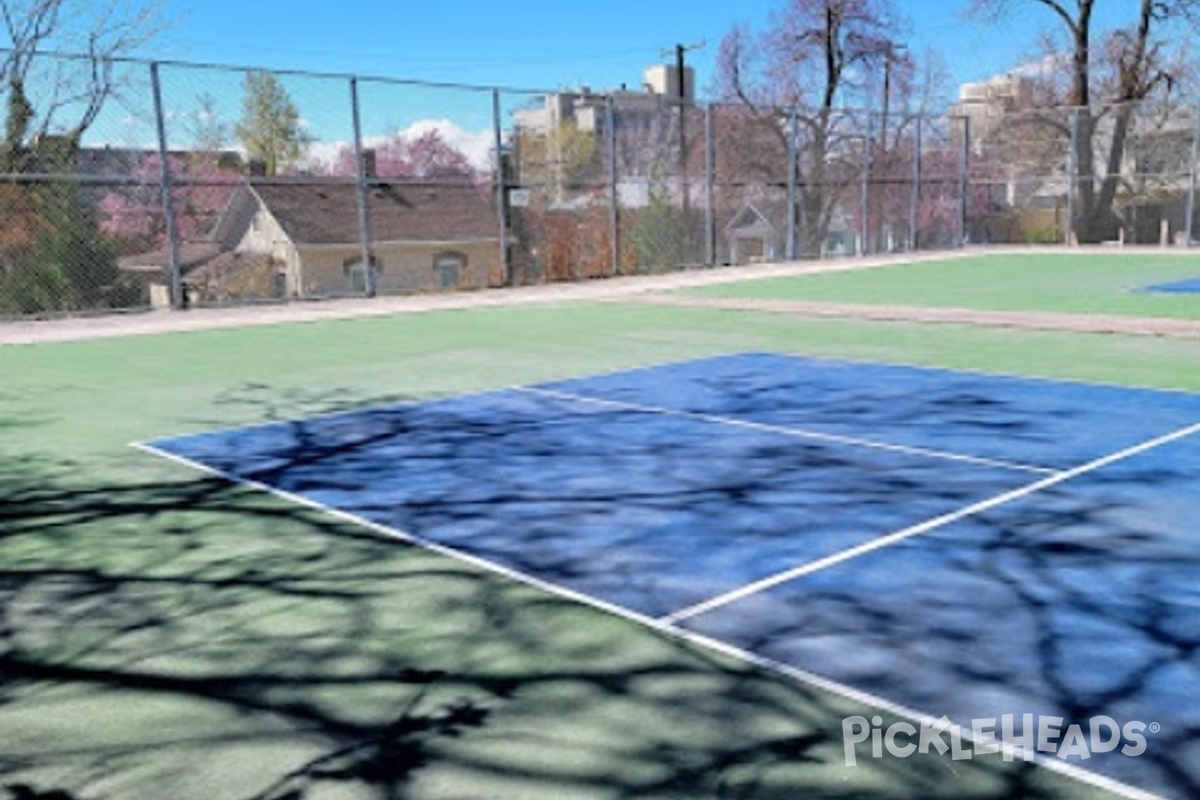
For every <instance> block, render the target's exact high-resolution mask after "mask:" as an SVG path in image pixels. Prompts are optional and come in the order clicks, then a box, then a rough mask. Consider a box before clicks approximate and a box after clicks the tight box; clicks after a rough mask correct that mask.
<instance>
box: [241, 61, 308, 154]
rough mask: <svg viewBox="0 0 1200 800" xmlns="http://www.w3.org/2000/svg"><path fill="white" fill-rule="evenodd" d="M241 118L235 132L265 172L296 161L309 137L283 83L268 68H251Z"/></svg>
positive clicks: (304, 150)
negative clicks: (252, 69)
mask: <svg viewBox="0 0 1200 800" xmlns="http://www.w3.org/2000/svg"><path fill="white" fill-rule="evenodd" d="M244 88H245V96H244V98H243V99H242V119H241V121H240V122H238V124H237V127H236V129H235V132H236V134H237V137H238V138H239V139H241V141H242V144H243V145H244V146H245V148H246V153H247V155H248V156H249V157H250V159H251V160H252V161H260V162H261V163H262V164H263V165H264V166H265V168H266V172H267V174H268V175H277V174H279V171H280V170H281V169H284V168H286V167H288V166H291V165H293V164H295V163H296V162H298V161H299V160H300V159H301V158H302V157H303V156H304V154H305V152H306V151H307V149H308V145H309V144H311V142H312V138H311V137H310V136H309V135H308V133H307V132H305V130H304V126H303V125H302V124H301V122H300V110H299V109H298V108H296V104H295V103H293V102H292V98H291V97H290V96H289V95H288V93H287V90H286V89H284V87H283V84H281V83H280V82H279V79H278V78H276V77H275V76H274V75H272V74H271V73H269V72H251V73H249V74H247V75H246V80H245V83H244Z"/></svg>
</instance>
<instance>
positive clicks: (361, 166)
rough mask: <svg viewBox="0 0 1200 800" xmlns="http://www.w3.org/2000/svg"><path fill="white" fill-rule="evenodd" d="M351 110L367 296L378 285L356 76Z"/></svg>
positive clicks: (351, 84)
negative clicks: (372, 244) (372, 247)
mask: <svg viewBox="0 0 1200 800" xmlns="http://www.w3.org/2000/svg"><path fill="white" fill-rule="evenodd" d="M350 112H351V118H352V121H353V124H354V182H355V185H356V188H357V191H356V192H355V195H356V197H357V200H358V247H359V257H360V258H361V259H362V266H363V275H364V276H365V278H364V280H363V294H364V295H365V296H366V297H374V296H375V293H376V291H377V290H378V287H377V285H376V281H375V268H374V265H373V264H372V259H371V207H370V205H368V204H369V202H370V197H369V192H370V187H369V186H368V185H367V181H368V176H367V165H366V158H365V154H364V153H363V137H362V115H361V114H360V113H359V105H358V78H355V77H352V78H350ZM372 177H373V176H372Z"/></svg>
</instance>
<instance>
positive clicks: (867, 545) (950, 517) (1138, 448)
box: [661, 423, 1200, 625]
mask: <svg viewBox="0 0 1200 800" xmlns="http://www.w3.org/2000/svg"><path fill="white" fill-rule="evenodd" d="M1196 433H1200V423H1196V424H1195V425H1189V426H1188V427H1186V428H1181V429H1179V430H1177V431H1175V432H1173V433H1168V434H1165V435H1163V436H1159V437H1158V438H1156V439H1151V440H1149V441H1147V442H1142V443H1141V444H1138V445H1134V446H1133V447H1127V448H1125V449H1124V450H1121V451H1119V452H1116V453H1112V454H1110V455H1107V456H1104V457H1103V458H1097V459H1096V460H1094V461H1089V462H1087V463H1086V464H1081V465H1080V466H1077V467H1074V468H1073V469H1069V470H1066V471H1064V472H1059V473H1056V474H1054V475H1051V476H1049V477H1047V478H1043V479H1042V480H1040V481H1034V482H1033V483H1030V484H1027V485H1026V486H1022V487H1021V488H1019V489H1014V490H1013V491H1011V492H1005V493H1004V494H1000V495H997V496H995V497H993V498H991V499H990V500H983V501H981V502H978V503H974V504H972V505H969V506H967V507H966V508H962V509H959V510H958V511H955V512H952V513H950V514H943V515H942V516H940V517H935V518H933V519H931V520H927V521H925V522H922V523H919V524H917V525H912V526H910V527H908V528H904V529H903V530H899V531H896V532H895V533H890V534H888V535H886V536H881V537H879V538H878V539H872V540H871V541H869V542H864V543H863V544H860V545H858V546H856V547H850V548H847V549H846V550H842V551H840V552H838V553H834V554H832V555H829V556H826V557H825V558H820V559H817V560H816V561H810V562H808V563H807V564H802V565H801V566H798V567H794V568H792V569H789V570H785V571H784V572H779V573H776V574H775V575H771V576H769V577H766V578H763V579H762V580H760V581H755V582H754V583H749V584H746V585H745V586H742V587H740V588H738V589H734V590H733V591H730V592H726V593H724V594H721V595H717V596H716V597H712V598H710V599H708V600H705V601H704V602H702V603H697V604H695V605H692V606H688V607H687V608H682V609H680V610H678V611H675V612H672V613H670V614H668V615H666V616H664V617H662V618H661V621H662V622H664V623H666V624H668V625H674V624H677V623H679V622H682V621H684V620H687V619H692V618H693V617H698V616H700V615H701V614H706V613H708V612H710V611H713V610H715V609H718V608H721V607H722V606H727V605H729V604H730V603H736V602H737V601H739V600H744V599H746V598H747V597H751V596H752V595H756V594H761V593H762V592H765V591H766V590H768V589H771V588H774V587H776V586H779V585H780V584H783V583H788V582H789V581H793V580H795V579H797V578H800V577H803V576H804V575H809V574H811V573H813V572H817V571H819V570H823V569H827V568H829V567H832V566H834V565H836V564H840V563H842V562H843V561H849V560H850V559H852V558H857V557H859V556H861V555H864V554H866V553H870V552H873V551H875V550H879V549H881V548H884V547H888V546H890V545H893V544H895V543H896V542H900V541H903V540H905V539H910V538H912V537H914V536H919V535H921V534H923V533H928V532H929V531H932V530H936V529H937V528H941V527H944V526H946V525H949V524H951V523H953V522H958V521H960V520H963V519H966V518H967V517H973V516H975V515H976V514H982V513H983V512H985V511H989V510H991V509H993V508H996V507H997V506H1002V505H1004V504H1006V503H1011V502H1012V501H1014V500H1019V499H1020V498H1022V497H1025V496H1027V495H1031V494H1034V493H1035V492H1040V491H1042V490H1043V489H1049V488H1050V487H1051V486H1057V485H1058V484H1060V483H1063V482H1064V481H1069V480H1072V479H1074V478H1078V477H1079V476H1081V475H1086V474H1088V473H1089V472H1095V471H1096V470H1098V469H1101V468H1103V467H1107V466H1109V465H1110V464H1115V463H1116V462H1118V461H1124V460H1125V459H1127V458H1132V457H1133V456H1136V455H1138V454H1140V453H1144V452H1146V451H1148V450H1153V449H1155V448H1157V447H1161V446H1163V445H1165V444H1169V443H1171V442H1174V441H1177V440H1179V439H1184V438H1186V437H1188V436H1192V435H1193V434H1196Z"/></svg>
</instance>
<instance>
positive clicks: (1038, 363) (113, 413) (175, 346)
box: [0, 257, 1200, 800]
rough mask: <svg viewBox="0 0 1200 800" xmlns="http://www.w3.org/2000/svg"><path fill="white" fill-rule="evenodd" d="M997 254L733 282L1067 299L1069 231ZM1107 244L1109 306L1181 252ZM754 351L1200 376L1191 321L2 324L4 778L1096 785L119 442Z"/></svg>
mask: <svg viewBox="0 0 1200 800" xmlns="http://www.w3.org/2000/svg"><path fill="white" fill-rule="evenodd" d="M1001 263H1002V262H1000V261H996V262H993V261H991V260H988V259H978V260H975V261H962V262H952V263H946V264H930V265H921V266H914V267H909V268H906V269H886V270H871V271H868V272H863V273H862V274H861V275H854V274H850V275H838V276H828V277H822V278H813V279H809V278H806V279H804V280H803V281H801V280H797V281H795V282H782V283H776V284H774V285H764V286H760V287H750V286H746V287H722V289H721V291H722V292H724V293H729V292H733V291H747V292H753V291H759V290H762V291H769V292H771V293H772V295H771V296H778V295H779V294H780V293H790V292H795V296H797V297H806V298H810V299H811V297H812V296H813V295H812V294H810V293H809V292H810V290H809V288H807V287H810V286H811V287H817V288H816V289H814V290H813V291H817V292H824V293H826V294H827V296H834V295H837V296H838V298H839V299H858V300H863V301H867V300H868V299H869V298H872V297H873V298H875V299H876V300H878V301H884V300H887V301H889V302H952V303H955V304H961V303H964V302H969V301H978V302H981V303H982V302H984V301H985V300H987V299H988V298H991V300H992V301H993V302H996V303H1002V302H1003V303H1010V302H1011V303H1015V302H1018V301H1022V300H1024V301H1028V302H1030V303H1034V301H1037V302H1038V303H1042V304H1046V305H1051V306H1053V307H1055V308H1066V306H1067V304H1068V303H1069V300H1070V298H1071V296H1072V292H1071V291H1070V289H1071V283H1072V281H1071V280H1069V279H1068V278H1066V277H1065V276H1064V275H1062V274H1060V266H1061V264H1062V263H1065V260H1064V259H1063V258H1061V257H1054V258H1049V259H1047V260H1046V262H1045V263H1046V266H1045V267H1044V269H1045V272H1046V275H1045V276H1043V278H1044V280H1045V281H1046V284H1045V285H1046V286H1057V287H1058V291H1057V293H1055V292H1050V293H1049V294H1045V295H1044V294H1043V290H1042V289H1040V288H1039V289H1037V290H1036V291H1035V290H1033V289H1030V288H1029V287H1028V285H1026V286H1024V287H1023V288H1022V289H1021V290H1020V291H1018V289H1016V288H1012V287H1010V288H1009V289H1008V290H1007V291H1006V292H1005V293H1003V294H1002V295H1000V296H998V297H997V296H993V295H991V294H990V293H989V292H987V291H983V290H981V289H980V288H978V287H975V286H973V285H972V283H971V281H969V280H967V278H966V277H965V276H967V275H978V274H982V273H985V272H987V273H989V274H990V272H991V271H992V270H993V269H996V270H997V272H1000V271H1001V270H999V265H1000V264H1001ZM1096 263H1097V266H1096V268H1095V269H1096V277H1095V281H1096V283H1095V286H1097V287H1112V290H1113V291H1112V295H1111V297H1108V296H1107V295H1105V296H1106V297H1108V299H1107V300H1106V301H1105V302H1106V303H1108V304H1109V305H1110V308H1108V310H1115V309H1117V308H1122V309H1126V310H1128V309H1133V308H1135V307H1138V305H1137V304H1141V303H1153V304H1155V305H1154V306H1153V307H1154V308H1155V309H1157V308H1158V306H1157V303H1158V300H1157V298H1155V299H1150V298H1144V297H1134V296H1128V297H1126V296H1125V295H1122V294H1120V293H1119V292H1118V291H1117V289H1118V288H1119V287H1120V286H1124V285H1125V284H1126V283H1129V284H1132V283H1134V282H1142V283H1151V282H1154V281H1157V280H1161V279H1163V278H1167V277H1171V276H1173V275H1179V276H1185V275H1187V274H1189V269H1188V263H1187V262H1181V261H1176V260H1171V259H1158V260H1156V259H1149V260H1148V263H1149V264H1150V266H1148V267H1147V269H1146V273H1145V280H1144V281H1143V280H1142V279H1141V277H1135V276H1134V275H1133V273H1132V272H1131V271H1130V270H1129V269H1128V268H1127V267H1125V266H1122V265H1124V264H1125V263H1126V262H1124V261H1121V262H1120V263H1118V262H1117V261H1111V262H1110V261H1108V260H1103V259H1101V260H1099V261H1097V262H1096ZM909 270H911V271H912V272H909ZM971 270H975V271H974V272H971ZM1168 273H1169V274H1168ZM910 274H921V275H925V276H926V277H927V278H928V279H927V280H922V281H918V282H916V283H915V284H911V285H910V283H909V282H908V281H907V280H906V279H905V278H906V276H907V275H910ZM1022 274H1023V277H1022V279H1021V281H1015V280H1011V281H1006V280H1004V279H1001V278H999V277H997V283H999V284H1004V283H1006V282H1011V283H1013V284H1016V283H1020V282H1022V281H1033V280H1035V279H1040V278H1037V276H1038V272H1037V270H1035V269H1034V268H1033V267H1032V266H1029V267H1028V271H1027V272H1023V273H1022ZM938 275H941V276H943V277H945V278H946V279H947V281H948V283H944V284H943V283H939V282H938V281H936V280H934V278H935V277H936V276H938ZM1122 276H1125V277H1122ZM1126 278H1128V280H1126ZM873 281H877V282H880V284H881V285H879V286H873V284H872V282H873ZM884 284H885V285H884ZM1040 285H1041V284H1039V286H1040ZM821 287H823V288H821ZM854 287H857V289H856V291H857V294H855V295H854V296H853V297H852V298H851V297H847V296H846V295H845V294H844V292H845V291H847V290H848V289H853V288H854ZM1075 289H1076V290H1078V289H1079V286H1078V284H1077V283H1076V285H1075ZM851 294H854V293H853V292H852V293H851ZM789 296H790V295H789ZM1184 302H1185V303H1186V301H1184ZM1031 307H1032V306H1031ZM1039 307H1044V306H1039ZM1145 307H1146V308H1151V307H1152V306H1149V305H1148V306H1145ZM1162 308H1163V309H1168V310H1169V309H1174V310H1175V313H1178V314H1180V315H1185V314H1184V306H1182V305H1175V306H1171V305H1163V306H1162ZM1154 313H1159V312H1158V311H1157V310H1156V311H1155V312H1154ZM1162 313H1168V311H1162ZM1192 313H1193V315H1195V316H1200V312H1196V311H1193V312H1192ZM744 351H770V352H779V353H796V354H805V355H816V356H837V357H840V358H847V359H854V360H864V361H876V362H887V363H901V364H923V365H935V366H944V367H953V368H958V369H968V370H979V371H985V372H997V373H1005V374H1022V375H1035V376H1045V377H1057V378H1071V379H1078V380H1086V381H1096V382H1104V383H1116V384H1127V385H1136V386H1153V387H1160V388H1174V389H1185V390H1190V391H1200V371H1197V370H1196V369H1195V365H1196V364H1197V363H1200V341H1195V340H1172V339H1149V338H1134V337H1129V338H1124V337H1120V336H1101V335H1086V334H1057V333H1055V334H1051V333H1045V332H1032V331H1017V330H996V329H985V328H973V327H967V326H937V327H922V326H920V325H915V324H896V323H890V324H884V323H856V322H849V321H832V320H804V319H793V318H789V317H784V316H771V315H763V314H755V313H752V312H742V311H720V312H714V311H711V310H701V309H687V308H667V309H663V308H651V307H645V306H622V305H617V304H614V303H611V302H608V303H594V304H592V303H572V304H564V305H546V306H538V307H523V308H516V307H512V308H490V309H480V310H468V311H452V312H430V313H424V314H415V315H407V316H393V317H380V318H372V319H360V320H346V321H337V322H321V323H308V324H293V325H288V324H281V325H272V326H265V327H257V328H242V329H231V330H217V331H205V332H192V333H175V334H162V335H155V336H139V337H128V338H110V339H104V340H94V341H82V342H74V343H62V344H46V345H30V346H13V347H4V348H0V374H3V376H4V379H3V383H2V384H0V459H2V460H0V496H2V497H3V498H4V500H3V504H2V505H0V565H2V566H0V602H2V611H0V676H3V680H2V681H0V797H3V798H4V800H8V796H9V795H11V796H12V797H14V798H16V797H42V796H45V797H56V798H60V800H61V798H70V799H71V800H118V799H119V800H136V799H141V798H144V799H145V800H161V798H164V797H169V798H172V800H341V799H345V800H359V799H365V798H379V799H380V800H388V799H390V798H401V797H403V798H422V799H424V798H429V799H430V800H432V799H433V798H446V799H447V800H448V799H449V798H455V799H456V800H463V799H465V798H533V799H537V800H541V798H554V799H555V800H572V799H574V798H613V799H614V800H615V799H616V798H679V799H680V800H683V799H684V798H688V799H689V800H691V799H694V798H779V799H780V800H783V799H784V798H787V800H792V799H793V798H801V797H822V798H861V797H878V798H939V797H940V798H1008V797H1044V798H1084V797H1106V796H1110V795H1108V794H1106V793H1105V791H1104V790H1103V789H1101V788H1098V787H1097V786H1095V785H1090V784H1087V783H1083V782H1080V781H1079V780H1077V779H1076V778H1075V777H1073V776H1070V775H1065V774H1062V773H1060V772H1059V771H1056V770H1054V769H1048V768H1046V767H1044V766H1041V765H1040V764H1027V763H1024V762H1023V761H1021V760H1020V759H1017V760H1016V761H1005V760H1004V759H1003V758H1002V757H1001V756H1000V755H993V756H976V757H975V758H974V759H972V760H970V761H953V760H951V757H950V755H949V754H947V755H945V756H942V755H937V754H934V753H931V754H929V755H920V756H913V757H910V758H904V759H899V758H882V759H860V760H859V762H858V763H857V765H856V766H854V767H849V766H847V765H846V764H845V762H844V755H843V742H842V729H841V725H842V719H843V718H844V717H847V716H849V715H865V716H867V717H870V716H872V715H873V714H876V713H880V714H881V715H882V716H883V718H884V724H885V725H886V724H887V723H888V722H889V721H890V720H892V719H893V716H892V715H891V714H889V713H887V712H877V711H875V710H874V709H872V708H871V707H870V706H868V705H864V703H863V702H862V701H861V700H856V699H854V698H853V697H849V696H845V695H844V694H840V693H837V692H835V691H831V690H830V689H831V688H832V687H822V686H821V685H815V684H813V683H810V682H806V681H803V680H797V679H795V677H794V676H792V677H789V676H786V675H780V674H775V673H773V672H771V671H769V670H767V669H763V668H760V667H757V666H754V665H752V664H749V663H745V662H743V661H740V660H738V659H736V658H733V657H731V656H730V655H727V654H723V653H720V652H716V651H713V650H710V649H708V648H706V647H704V646H701V645H700V644H698V643H696V642H691V641H686V640H681V639H675V638H671V637H669V636H667V635H664V634H662V633H658V632H655V631H653V630H651V629H649V628H647V627H643V626H641V625H639V624H637V623H636V622H635V621H632V620H629V619H625V618H621V617H619V616H614V615H610V614H607V613H605V612H603V611H600V610H597V609H595V608H591V607H587V606H584V605H579V604H576V603H573V602H571V601H569V600H567V599H564V598H561V597H558V596H554V595H552V594H548V593H545V592H542V591H540V590H538V589H537V588H534V587H532V586H528V585H524V584H521V583H517V582H514V581H511V580H509V579H507V578H505V577H503V576H501V575H499V574H496V573H493V572H488V571H485V570H482V569H480V568H478V567H475V566H472V565H470V564H467V563H462V562H459V561H455V560H452V559H450V558H448V557H445V556H442V555H438V554H435V553H432V552H428V551H425V550H421V549H418V548H416V547H412V546H409V545H406V544H402V543H398V542H395V541H392V540H389V539H386V538H384V537H382V536H379V535H377V534H376V533H373V532H372V531H370V530H368V529H366V528H363V527H360V526H358V525H355V524H354V523H352V522H350V521H346V520H341V519H338V518H336V517H333V516H330V515H327V514H324V513H322V512H320V511H318V510H315V509H311V508H305V507H302V506H299V505H295V504H293V503H289V502H287V501H286V500H284V499H281V498H278V497H275V496H272V495H269V494H265V493H261V492H258V491H255V490H253V489H252V488H248V487H244V486H237V485H233V484H230V483H227V482H224V481H222V480H219V479H217V478H212V477H204V476H198V475H197V473H196V472H194V471H192V470H189V469H186V468H183V467H181V466H179V465H176V464H173V463H171V462H169V461H165V460H163V459H160V458H156V457H153V456H152V455H150V454H148V453H145V452H141V451H139V450H136V449H134V448H131V447H130V446H129V445H130V443H132V442H135V441H144V440H147V439H151V438H154V437H163V436H172V435H178V434H185V433H189V432H200V431H207V430H211V429H214V428H219V427H227V426H233V425H248V424H255V423H260V422H264V421H270V420H284V419H295V418H300V417H305V416H309V415H313V414H318V413H325V412H331V411H338V410H344V409H351V408H359V407H367V406H375V405H380V404H383V403H394V402H400V401H409V400H422V399H429V398H436V397H449V396H454V395H459V394H462V393H466V392H472V391H481V390H487V389H492V388H497V387H504V386H511V385H515V384H527V383H533V382H538V381H548V380H554V379H562V378H569V377H574V376H583V375H591V374H596V373H599V372H604V371H610V370H617V369H623V368H628V367H636V366H644V365H653V364H660V363H664V362H671V361H681V360H685V359H690V358H698V357H703V356H709V355H718V354H723V353H736V352H744ZM1017 710H1018V711H1019V710H1020V709H1017ZM1050 760H1051V761H1053V760H1054V759H1050ZM5 792H8V793H9V794H8V795H6V794H4V793H5ZM55 792H57V794H55Z"/></svg>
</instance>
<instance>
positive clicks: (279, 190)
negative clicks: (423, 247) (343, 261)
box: [248, 179, 500, 245]
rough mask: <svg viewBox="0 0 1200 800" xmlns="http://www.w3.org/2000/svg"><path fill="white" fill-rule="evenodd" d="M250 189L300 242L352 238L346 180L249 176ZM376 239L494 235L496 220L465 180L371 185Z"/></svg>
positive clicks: (352, 200) (354, 216) (352, 207)
mask: <svg viewBox="0 0 1200 800" xmlns="http://www.w3.org/2000/svg"><path fill="white" fill-rule="evenodd" d="M248 189H249V191H250V192H251V193H252V194H253V195H255V196H256V197H257V198H258V199H259V201H260V202H261V203H262V205H263V206H264V207H265V208H266V209H267V210H268V211H269V212H270V213H271V215H272V216H273V217H274V218H275V219H276V221H278V223H279V224H280V226H281V227H282V228H283V230H284V232H285V233H287V235H288V238H290V239H291V240H292V242H293V243H294V244H299V245H304V244H307V245H323V244H356V243H357V242H358V240H359V217H358V188H357V187H356V186H355V185H354V184H351V183H307V182H282V181H273V182H268V181H266V180H263V179H257V180H253V181H252V182H250V183H249V184H248ZM367 198H368V200H367V204H368V207H369V209H370V216H369V221H370V226H371V238H372V239H373V240H374V241H375V242H409V243H421V242H478V241H498V240H499V238H500V222H499V220H498V218H497V216H496V214H495V212H493V211H492V208H491V205H490V204H489V203H488V201H487V200H486V199H484V196H483V194H482V193H481V191H480V190H479V189H478V188H476V187H475V186H472V185H469V184H452V183H407V182H404V183H401V182H389V183H378V184H376V185H373V186H372V187H371V188H370V189H369V191H368V193H367Z"/></svg>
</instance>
